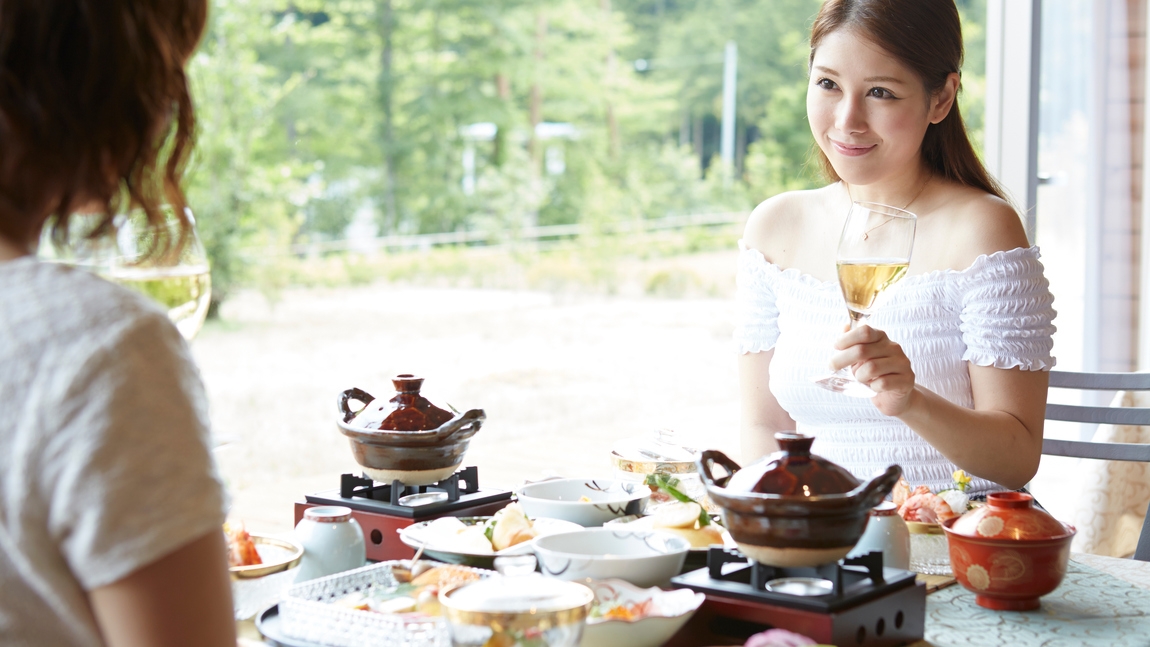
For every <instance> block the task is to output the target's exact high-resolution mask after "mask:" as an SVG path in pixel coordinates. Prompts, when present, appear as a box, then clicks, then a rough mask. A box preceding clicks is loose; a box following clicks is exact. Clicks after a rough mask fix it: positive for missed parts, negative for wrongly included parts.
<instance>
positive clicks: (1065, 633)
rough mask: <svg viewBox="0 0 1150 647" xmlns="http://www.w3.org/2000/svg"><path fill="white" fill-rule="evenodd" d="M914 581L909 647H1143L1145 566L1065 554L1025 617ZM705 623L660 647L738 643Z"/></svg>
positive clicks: (243, 635)
mask: <svg viewBox="0 0 1150 647" xmlns="http://www.w3.org/2000/svg"><path fill="white" fill-rule="evenodd" d="M919 581H920V582H922V583H923V584H924V585H925V586H926V588H927V591H928V593H927V596H926V618H925V631H924V634H925V635H924V636H923V639H922V640H920V641H917V642H914V643H912V647H1005V646H1009V647H1082V646H1098V647H1102V646H1106V647H1150V562H1140V561H1135V560H1131V559H1120V558H1115V557H1103V556H1098V555H1088V554H1084V553H1071V556H1070V563H1069V565H1068V567H1067V573H1066V577H1065V579H1063V581H1062V583H1061V584H1060V585H1059V587H1058V588H1057V589H1055V590H1054V591H1053V592H1052V593H1049V594H1047V595H1046V596H1044V597H1043V598H1042V604H1041V606H1040V607H1039V608H1038V609H1036V610H1033V611H993V610H990V609H984V608H982V607H980V606H978V605H977V604H975V601H974V594H973V593H971V592H970V591H967V590H966V589H964V588H963V587H962V586H959V585H957V584H955V583H954V579H953V578H951V577H948V576H937V575H920V576H919ZM710 620H711V619H708V618H706V617H704V616H702V615H701V614H697V615H696V616H695V617H694V618H692V620H691V621H690V622H688V623H687V625H686V626H684V628H683V629H682V631H680V632H679V633H678V634H676V635H675V636H674V637H673V638H672V639H671V641H670V642H668V643H667V645H668V646H669V647H709V646H716V647H717V646H729V645H739V644H742V642H739V641H733V640H732V639H731V638H730V637H729V636H728V637H724V636H723V635H722V634H721V633H716V632H712V631H710V630H709V628H708V627H707V623H708V622H709V621H710ZM237 630H238V632H239V635H240V645H241V647H257V646H258V647H265V646H269V645H281V644H282V645H284V647H294V646H293V645H291V644H290V643H276V642H273V641H269V640H266V639H264V638H263V637H262V636H260V634H259V631H258V630H257V628H256V625H255V622H254V621H253V620H243V621H238V622H237ZM585 647H594V646H593V645H587V646H585ZM838 647H848V646H846V645H839V646H838Z"/></svg>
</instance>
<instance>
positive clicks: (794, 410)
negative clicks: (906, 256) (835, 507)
mask: <svg viewBox="0 0 1150 647" xmlns="http://www.w3.org/2000/svg"><path fill="white" fill-rule="evenodd" d="M962 57H963V47H962V33H961V28H960V23H959V16H958V11H957V9H956V8H955V5H954V2H953V0H828V1H827V2H826V3H825V4H824V5H823V7H822V9H821V10H820V12H819V14H818V16H817V17H816V19H815V23H814V26H813V29H812V31H811V54H810V81H809V84H808V89H807V116H808V120H809V122H810V127H811V132H812V133H813V134H814V138H815V143H816V144H817V147H818V153H819V156H820V159H821V161H822V163H823V167H824V170H825V171H826V173H827V175H828V176H829V179H830V180H831V181H832V184H829V185H827V186H825V187H823V188H821V189H816V190H812V191H798V192H791V193H785V194H781V195H777V196H774V197H773V198H771V199H769V200H767V201H765V202H763V203H762V204H760V205H759V206H758V207H757V208H756V209H755V210H754V212H753V213H752V214H751V216H750V219H749V221H748V223H747V226H746V231H745V233H744V236H743V240H742V243H741V247H742V251H741V253H740V257H739V271H738V284H739V302H740V319H739V322H738V325H737V328H736V333H735V338H736V341H737V343H738V346H739V348H740V352H741V353H742V355H741V356H740V360H739V372H740V391H741V393H740V399H741V402H742V409H743V441H744V448H745V449H746V450H747V453H748V454H750V455H751V456H752V457H754V456H759V455H761V454H763V453H766V452H768V451H771V450H772V449H773V448H774V446H773V445H774V441H773V434H772V432H774V431H781V430H790V429H797V430H798V431H800V432H805V433H810V434H812V435H814V436H816V441H815V446H814V449H815V451H816V452H817V453H819V454H821V455H823V456H825V457H827V458H829V459H831V460H833V461H835V462H838V463H840V464H841V465H843V466H845V467H847V468H848V469H850V470H851V471H852V472H854V473H855V474H856V475H857V476H859V477H860V478H863V477H870V476H871V475H873V474H874V473H875V472H878V471H881V470H882V469H884V468H885V467H886V466H887V465H889V464H891V463H898V464H900V465H901V466H902V467H903V471H904V474H905V475H906V478H907V479H908V480H909V481H910V482H911V483H912V484H913V485H926V486H928V487H930V488H931V489H932V490H934V491H938V490H940V489H944V488H946V487H950V484H951V481H952V473H953V472H954V470H955V469H956V468H961V469H964V470H966V471H967V472H968V473H970V474H971V475H972V476H973V477H974V481H973V483H972V488H971V491H972V492H973V493H975V494H977V493H985V492H987V491H990V490H995V489H1004V488H1019V487H1022V486H1023V485H1025V484H1026V483H1027V482H1028V481H1029V480H1030V478H1031V477H1032V476H1033V475H1034V474H1035V472H1036V470H1037V468H1038V460H1039V456H1040V453H1041V447H1042V426H1043V417H1044V412H1045V403H1046V388H1047V377H1048V376H1047V373H1046V371H1048V370H1049V369H1050V367H1052V366H1053V365H1054V359H1053V357H1052V356H1051V354H1050V351H1051V347H1052V340H1051V335H1052V334H1053V331H1054V327H1053V325H1052V320H1053V318H1054V314H1055V313H1054V310H1053V308H1052V307H1051V304H1052V301H1053V298H1052V297H1051V295H1050V292H1049V289H1048V284H1047V282H1046V279H1045V278H1044V277H1043V274H1042V265H1041V264H1040V263H1039V261H1038V256H1039V255H1038V250H1037V248H1034V247H1030V246H1029V243H1028V242H1027V239H1026V234H1025V232H1024V230H1023V227H1022V224H1021V221H1020V219H1019V217H1018V214H1017V212H1016V211H1015V210H1014V209H1013V208H1012V207H1011V205H1010V204H1009V202H1008V201H1007V200H1006V199H1005V197H1004V194H1003V192H1002V190H1001V189H1000V188H999V186H998V184H997V183H996V182H995V181H994V180H993V179H992V178H991V177H990V175H989V174H988V173H987V172H986V170H985V169H984V168H983V166H982V164H981V162H980V161H979V160H978V158H977V157H976V155H975V153H974V150H973V148H972V146H971V144H970V141H969V140H968V138H967V135H966V131H965V127H964V125H963V121H962V117H961V116H960V115H959V111H958V105H957V103H956V102H955V98H956V96H957V93H958V91H959V80H960V76H959V74H960V67H961V64H962ZM852 201H867V202H877V203H882V204H886V205H891V206H894V207H898V208H902V209H907V210H909V211H911V212H913V213H915V214H917V216H918V219H917V220H918V222H917V234H916V238H915V243H914V254H913V256H912V258H911V262H910V267H909V270H908V273H907V276H906V278H904V279H902V280H901V281H899V282H898V283H896V284H895V285H894V286H893V287H891V288H890V289H889V290H888V291H887V293H886V294H884V297H883V298H884V301H883V302H882V303H881V304H880V307H878V308H877V309H876V311H875V313H874V315H873V316H872V317H871V319H870V322H871V323H870V325H863V326H859V327H858V328H856V329H855V330H852V331H850V332H848V333H846V334H845V335H844V334H843V330H844V327H845V324H846V322H847V312H846V309H845V308H844V307H843V300H842V295H841V293H840V291H839V286H838V282H837V281H836V280H835V277H836V270H835V252H836V244H837V242H838V237H839V231H840V229H841V228H842V225H843V217H844V216H845V214H846V213H847V210H848V207H849V206H850V204H851V202H852ZM828 359H829V360H830V364H831V366H830V367H829V368H832V369H839V368H842V367H852V368H853V372H854V375H855V376H856V378H857V379H858V380H859V381H860V382H862V383H864V384H866V385H868V386H869V387H870V388H871V389H872V390H874V391H875V392H876V395H875V396H874V397H873V398H871V399H870V400H869V401H868V400H866V399H856V398H850V397H846V396H844V395H842V394H838V393H834V392H831V391H827V390H824V389H822V388H820V387H819V386H817V385H815V384H813V383H812V381H811V378H812V377H814V376H817V375H819V374H821V373H825V372H826V371H827V369H828V366H827V363H828Z"/></svg>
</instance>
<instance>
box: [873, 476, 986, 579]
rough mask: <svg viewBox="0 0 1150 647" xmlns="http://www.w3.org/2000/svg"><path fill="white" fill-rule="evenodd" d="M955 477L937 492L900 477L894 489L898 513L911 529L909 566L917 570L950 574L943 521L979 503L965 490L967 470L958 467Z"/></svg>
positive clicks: (893, 495)
mask: <svg viewBox="0 0 1150 647" xmlns="http://www.w3.org/2000/svg"><path fill="white" fill-rule="evenodd" d="M953 477H954V485H953V487H950V488H945V489H943V490H940V491H938V492H931V490H930V488H928V487H926V486H925V485H919V486H918V487H915V488H911V486H910V484H909V483H907V481H906V479H903V478H900V479H899V480H898V483H897V484H895V486H894V490H893V491H892V492H891V499H892V501H894V504H895V505H897V506H898V514H899V516H900V517H902V518H903V520H904V521H906V527H907V530H909V531H910V570H912V571H915V572H916V573H923V574H926V575H950V552H949V549H948V547H947V540H946V536H945V535H943V531H942V522H944V521H946V520H947V519H953V518H954V517H959V516H962V515H963V514H964V513H966V512H967V511H968V510H970V509H972V508H974V507H976V506H977V505H978V504H977V503H973V502H971V500H970V497H969V496H968V495H967V494H966V488H967V486H968V485H969V484H970V477H969V476H967V475H966V472H964V471H962V470H957V471H955V472H954V474H953Z"/></svg>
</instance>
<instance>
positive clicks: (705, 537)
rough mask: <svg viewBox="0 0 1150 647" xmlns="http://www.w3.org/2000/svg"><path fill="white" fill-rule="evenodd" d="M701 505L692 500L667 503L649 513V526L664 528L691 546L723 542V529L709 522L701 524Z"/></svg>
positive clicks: (704, 545) (704, 546)
mask: <svg viewBox="0 0 1150 647" xmlns="http://www.w3.org/2000/svg"><path fill="white" fill-rule="evenodd" d="M701 514H705V513H703V507H702V506H700V505H699V504H698V503H695V502H694V501H691V502H682V501H676V502H674V503H668V504H666V505H664V506H662V507H660V508H659V509H658V510H656V511H655V514H653V515H651V527H652V528H657V529H659V530H665V531H667V532H670V533H672V534H676V535H679V536H680V537H682V538H684V539H686V540H687V541H689V542H691V548H706V547H708V546H710V545H712V544H721V543H723V531H722V530H720V529H719V527H718V525H717V524H715V523H713V522H711V521H710V519H709V518H708V523H707V524H706V525H702V524H701V523H700V519H702V516H701Z"/></svg>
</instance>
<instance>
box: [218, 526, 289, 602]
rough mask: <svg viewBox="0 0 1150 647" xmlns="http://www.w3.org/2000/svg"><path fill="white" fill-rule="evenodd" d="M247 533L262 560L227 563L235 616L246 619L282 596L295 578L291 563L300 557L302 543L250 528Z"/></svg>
mask: <svg viewBox="0 0 1150 647" xmlns="http://www.w3.org/2000/svg"><path fill="white" fill-rule="evenodd" d="M249 535H250V536H251V539H252V543H253V544H255V546H256V552H257V553H259V555H260V559H262V560H263V563H262V564H255V565H253V566H230V567H228V573H229V575H231V579H232V602H233V606H234V612H235V618H236V619H237V620H247V619H248V618H251V617H252V616H254V615H255V614H257V613H259V611H260V610H261V609H263V608H265V607H267V606H268V605H270V604H274V603H275V602H276V601H278V600H279V599H280V598H281V597H283V594H284V593H285V592H286V591H287V590H288V588H289V587H291V585H292V581H293V580H295V576H296V574H297V573H298V570H299V569H297V568H295V567H296V566H298V565H299V563H300V559H301V558H302V557H303V546H301V545H300V544H298V543H296V542H294V541H292V540H289V539H281V538H279V537H271V536H269V535H261V534H258V533H254V532H253V533H249Z"/></svg>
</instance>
